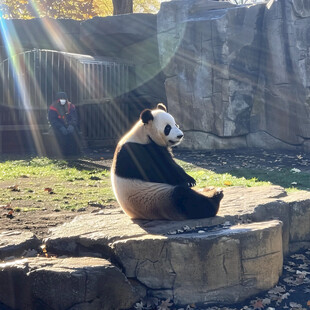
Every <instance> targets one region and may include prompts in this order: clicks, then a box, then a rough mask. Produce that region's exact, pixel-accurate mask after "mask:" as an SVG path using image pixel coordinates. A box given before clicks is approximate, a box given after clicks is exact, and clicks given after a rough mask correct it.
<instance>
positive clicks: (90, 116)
mask: <svg viewBox="0 0 310 310" xmlns="http://www.w3.org/2000/svg"><path fill="white" fill-rule="evenodd" d="M0 79H1V80H0V128H2V130H4V129H5V127H4V126H16V128H18V126H19V128H22V127H21V126H24V128H25V126H32V125H47V109H48V106H49V105H50V104H51V103H52V102H53V98H54V95H55V93H56V92H58V91H65V92H66V93H67V94H68V97H69V99H70V101H71V102H72V103H74V104H75V105H76V106H77V109H78V112H79V115H80V121H81V122H80V126H81V130H82V132H83V134H84V136H85V138H86V139H87V140H97V141H99V140H106V141H111V140H113V139H117V138H118V137H119V136H120V135H121V134H122V133H123V132H124V131H125V130H127V128H128V124H129V123H130V122H131V119H132V115H131V111H134V110H135V109H134V108H133V109H131V107H130V106H128V102H127V100H126V98H127V96H128V93H129V92H130V91H131V90H132V89H134V87H135V68H134V65H133V64H132V63H128V62H124V61H122V60H119V59H108V58H103V57H92V56H88V55H79V54H71V53H64V52H57V51H51V50H37V49H36V50H31V51H26V52H23V53H20V54H17V55H13V56H11V57H10V58H8V59H5V60H3V61H2V62H1V63H0Z"/></svg>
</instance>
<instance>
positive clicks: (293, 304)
mask: <svg viewBox="0 0 310 310" xmlns="http://www.w3.org/2000/svg"><path fill="white" fill-rule="evenodd" d="M290 307H292V308H302V305H300V304H298V303H297V302H290Z"/></svg>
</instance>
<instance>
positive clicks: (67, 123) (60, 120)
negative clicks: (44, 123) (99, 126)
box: [48, 100, 78, 132]
mask: <svg viewBox="0 0 310 310" xmlns="http://www.w3.org/2000/svg"><path fill="white" fill-rule="evenodd" d="M48 120H49V122H50V124H51V126H52V128H53V129H54V130H57V131H61V132H63V131H65V129H71V128H72V127H73V128H74V129H76V127H77V122H78V117H77V111H76V108H75V105H74V104H72V103H71V102H69V101H67V102H66V104H65V105H64V106H61V105H60V103H59V100H57V101H55V102H54V103H53V104H51V106H50V108H49V110H48Z"/></svg>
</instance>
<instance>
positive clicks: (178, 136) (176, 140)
mask: <svg viewBox="0 0 310 310" xmlns="http://www.w3.org/2000/svg"><path fill="white" fill-rule="evenodd" d="M170 136H171V137H173V139H169V143H170V146H176V145H178V144H180V143H181V141H182V140H183V137H184V134H183V132H182V131H181V130H180V129H179V128H174V129H172V130H171V134H170Z"/></svg>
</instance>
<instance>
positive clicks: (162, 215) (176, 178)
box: [111, 103, 223, 220]
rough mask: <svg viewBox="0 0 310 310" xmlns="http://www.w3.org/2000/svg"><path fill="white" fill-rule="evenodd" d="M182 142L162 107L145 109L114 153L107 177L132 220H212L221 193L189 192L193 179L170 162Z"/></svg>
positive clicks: (219, 191)
mask: <svg viewBox="0 0 310 310" xmlns="http://www.w3.org/2000/svg"><path fill="white" fill-rule="evenodd" d="M182 139H183V132H182V131H181V130H180V129H179V126H178V125H177V124H176V122H175V120H174V118H173V117H172V115H170V114H169V113H167V109H166V106H165V105H163V104H161V103H160V104H158V105H157V108H156V109H154V110H150V109H145V110H144V111H142V112H141V114H140V120H139V121H138V122H137V123H136V124H135V125H134V126H133V128H132V129H131V130H130V131H129V132H128V133H127V134H125V136H124V137H123V138H121V140H120V141H119V143H118V144H117V147H116V149H115V153H114V157H113V162H112V167H111V179H112V187H113V191H114V194H115V196H116V198H117V201H118V203H119V204H120V206H121V207H122V209H123V210H124V212H125V213H126V214H128V215H129V216H130V217H131V218H132V219H147V220H184V219H195V218H205V217H213V216H215V215H216V214H217V212H218V209H219V205H220V201H221V199H222V198H223V193H222V191H221V190H215V191H214V192H213V193H212V196H211V197H207V196H206V195H203V194H201V193H198V192H197V191H195V190H193V189H191V187H193V186H195V184H196V181H195V180H194V179H193V178H192V177H191V176H189V175H188V174H187V173H186V172H185V171H184V170H183V168H181V167H180V166H179V165H178V164H177V163H176V162H175V161H174V159H173V157H172V153H171V147H173V146H176V145H178V144H179V143H180V142H181V141H182Z"/></svg>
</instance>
